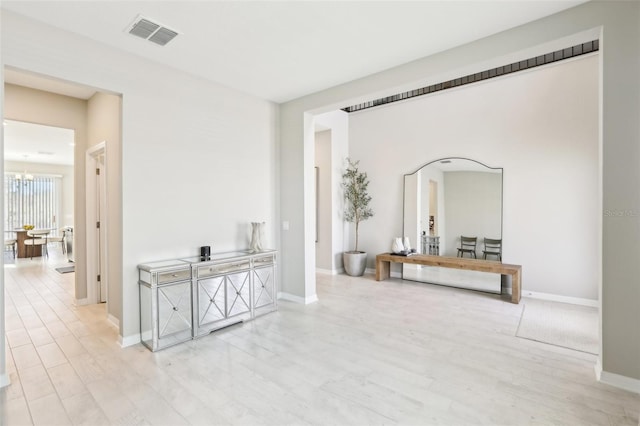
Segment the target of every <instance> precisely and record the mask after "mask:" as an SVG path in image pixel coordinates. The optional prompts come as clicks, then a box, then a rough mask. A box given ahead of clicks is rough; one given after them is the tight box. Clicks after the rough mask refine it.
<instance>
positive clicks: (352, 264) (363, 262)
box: [342, 251, 367, 277]
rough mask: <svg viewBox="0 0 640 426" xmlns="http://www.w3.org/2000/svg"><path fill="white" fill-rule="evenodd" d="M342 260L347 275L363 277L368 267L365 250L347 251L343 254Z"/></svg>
mask: <svg viewBox="0 0 640 426" xmlns="http://www.w3.org/2000/svg"><path fill="white" fill-rule="evenodd" d="M342 261H343V262H344V270H345V272H346V273H347V275H351V276H352V277H361V276H362V275H363V274H364V270H365V268H366V267H367V253H365V252H363V251H346V252H344V253H343V254H342Z"/></svg>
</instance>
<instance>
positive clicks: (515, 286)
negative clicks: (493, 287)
mask: <svg viewBox="0 0 640 426" xmlns="http://www.w3.org/2000/svg"><path fill="white" fill-rule="evenodd" d="M521 292H522V271H518V272H516V273H515V274H513V275H511V303H516V304H518V303H520V296H521Z"/></svg>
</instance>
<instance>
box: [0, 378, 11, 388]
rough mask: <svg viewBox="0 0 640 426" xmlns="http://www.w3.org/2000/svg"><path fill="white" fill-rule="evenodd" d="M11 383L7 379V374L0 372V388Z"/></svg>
mask: <svg viewBox="0 0 640 426" xmlns="http://www.w3.org/2000/svg"><path fill="white" fill-rule="evenodd" d="M10 384H11V380H9V375H8V374H0V389H2V388H4V387H6V386H9V385H10Z"/></svg>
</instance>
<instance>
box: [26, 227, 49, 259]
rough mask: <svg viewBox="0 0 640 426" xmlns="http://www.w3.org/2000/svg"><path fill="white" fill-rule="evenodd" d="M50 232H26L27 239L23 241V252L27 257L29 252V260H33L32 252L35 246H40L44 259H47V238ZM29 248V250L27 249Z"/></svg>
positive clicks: (38, 230) (33, 230) (45, 230)
mask: <svg viewBox="0 0 640 426" xmlns="http://www.w3.org/2000/svg"><path fill="white" fill-rule="evenodd" d="M50 232H51V231H50V230H48V229H32V230H29V231H27V237H28V238H27V239H25V240H24V246H25V251H26V252H27V255H28V254H29V251H31V256H30V257H31V259H33V252H34V250H35V248H36V246H40V247H41V250H42V251H43V252H44V255H45V256H46V257H49V252H48V251H47V243H48V236H49V233H50ZM29 247H31V249H29Z"/></svg>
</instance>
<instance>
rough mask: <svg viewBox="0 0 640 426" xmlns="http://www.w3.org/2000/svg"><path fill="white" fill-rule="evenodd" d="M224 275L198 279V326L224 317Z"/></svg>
mask: <svg viewBox="0 0 640 426" xmlns="http://www.w3.org/2000/svg"><path fill="white" fill-rule="evenodd" d="M224 286H225V279H224V276H219V277H213V278H207V279H204V280H198V327H202V326H204V325H207V324H211V323H214V322H216V321H220V320H223V319H225V311H226V308H225V290H224Z"/></svg>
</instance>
